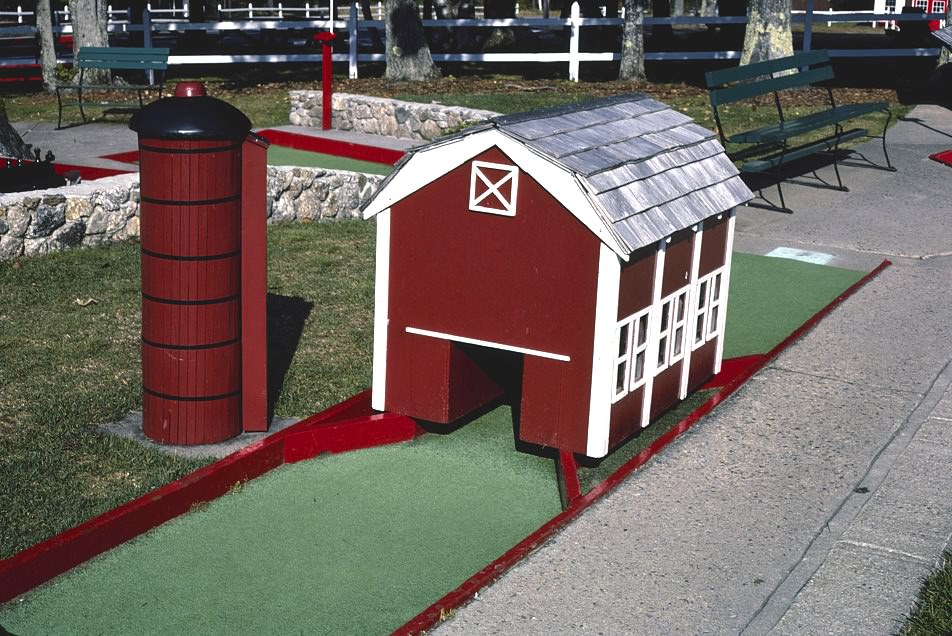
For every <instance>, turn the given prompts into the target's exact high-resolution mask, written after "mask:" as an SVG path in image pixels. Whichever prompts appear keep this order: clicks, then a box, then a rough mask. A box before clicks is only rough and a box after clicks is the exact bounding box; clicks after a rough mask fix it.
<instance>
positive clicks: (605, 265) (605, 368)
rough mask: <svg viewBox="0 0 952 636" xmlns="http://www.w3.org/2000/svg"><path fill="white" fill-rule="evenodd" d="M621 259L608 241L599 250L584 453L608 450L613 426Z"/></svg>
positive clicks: (595, 454) (598, 454)
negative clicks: (616, 330)
mask: <svg viewBox="0 0 952 636" xmlns="http://www.w3.org/2000/svg"><path fill="white" fill-rule="evenodd" d="M620 286H621V261H619V260H618V257H617V256H616V255H615V253H614V252H612V250H610V249H609V248H608V247H607V246H606V245H604V244H603V245H601V246H600V249H599V252H598V285H597V287H596V295H595V342H594V346H593V347H592V349H593V354H592V389H591V394H590V397H589V402H588V438H587V440H586V445H585V447H586V450H585V454H586V455H588V456H589V457H604V456H605V455H607V454H608V436H609V433H610V429H611V416H612V387H613V386H614V384H615V378H614V374H615V354H616V353H617V348H618V343H617V342H616V341H615V337H616V336H615V324H616V323H617V322H618V290H619V288H620Z"/></svg>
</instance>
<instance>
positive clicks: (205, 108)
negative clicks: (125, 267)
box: [130, 83, 251, 444]
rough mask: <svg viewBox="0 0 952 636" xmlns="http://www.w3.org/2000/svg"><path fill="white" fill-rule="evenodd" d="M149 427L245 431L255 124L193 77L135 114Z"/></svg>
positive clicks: (185, 432)
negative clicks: (246, 240)
mask: <svg viewBox="0 0 952 636" xmlns="http://www.w3.org/2000/svg"><path fill="white" fill-rule="evenodd" d="M130 128H132V129H133V130H134V131H136V132H137V133H138V134H139V156H140V160H139V161H140V174H141V182H140V197H141V208H140V233H141V245H142V387H143V404H142V411H143V430H144V432H145V434H146V435H147V436H148V437H149V438H151V439H153V440H156V441H159V442H163V443H171V444H206V443H213V442H219V441H222V440H225V439H228V438H230V437H233V436H235V435H237V434H238V433H240V432H241V382H242V373H241V366H242V360H241V349H242V346H241V275H242V272H241V267H242V265H241V254H242V242H241V240H242V237H241V230H242V226H241V218H242V201H241V199H242V145H243V143H244V141H245V138H246V137H247V136H248V132H249V130H250V128H251V123H250V122H249V120H248V118H247V117H245V116H244V115H243V114H242V113H241V112H240V111H238V110H237V109H235V108H234V107H232V106H230V105H229V104H226V103H225V102H223V101H220V100H218V99H215V98H212V97H208V96H206V95H205V91H204V87H203V86H202V85H201V84H197V83H183V84H179V85H178V86H177V87H176V91H175V96H174V97H171V98H165V99H162V100H159V101H158V102H155V103H153V104H150V105H149V106H148V107H146V108H145V109H143V110H142V111H140V112H139V113H137V114H136V115H135V116H134V117H133V119H132V121H131V122H130Z"/></svg>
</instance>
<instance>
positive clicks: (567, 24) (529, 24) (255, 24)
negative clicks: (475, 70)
mask: <svg viewBox="0 0 952 636" xmlns="http://www.w3.org/2000/svg"><path fill="white" fill-rule="evenodd" d="M264 10H265V9H264V8H262V7H254V6H251V7H250V8H248V7H245V8H230V9H228V11H232V12H244V13H241V14H242V15H243V17H248V16H249V15H250V16H252V18H253V19H248V20H219V21H216V22H202V23H195V22H189V21H188V20H187V19H186V17H185V16H183V15H182V14H183V12H184V13H185V14H186V15H187V11H188V6H187V5H184V7H183V8H180V9H171V10H170V9H165V10H160V9H157V10H156V11H154V12H153V11H146V12H145V14H144V18H145V19H144V23H143V24H132V23H130V21H129V19H128V18H129V16H128V14H127V12H126V11H119V12H116V11H112V12H111V13H110V15H111V17H112V19H111V20H110V23H109V25H108V28H109V30H110V31H111V32H138V31H142V32H144V39H145V41H146V43H147V44H148V43H150V42H151V41H152V39H153V37H154V36H155V35H157V34H176V33H183V32H186V31H205V32H209V33H225V32H229V31H235V32H237V31H243V32H253V31H268V30H271V31H292V30H294V31H298V32H300V31H311V32H317V31H332V32H338V33H347V34H348V35H351V36H354V37H347V38H346V40H347V43H348V48H347V51H346V52H336V53H334V54H333V58H332V59H333V61H334V62H335V63H341V64H344V63H346V64H347V67H348V75H349V76H350V77H351V78H357V77H358V71H359V65H360V64H361V63H367V62H374V63H379V62H384V61H385V59H386V56H385V54H384V53H367V52H359V51H358V41H359V39H360V36H361V35H366V34H367V33H368V32H369V31H370V30H372V29H376V32H377V33H378V34H379V37H381V38H382V37H383V33H384V31H385V24H384V22H383V21H382V20H362V19H359V8H358V4H357V3H356V2H354V3H352V4H350V5H339V6H335V5H334V3H333V0H329V4H327V5H322V6H320V7H319V6H318V5H316V4H315V5H310V4H308V3H305V4H304V5H303V6H301V5H298V6H296V7H290V6H288V7H285V6H283V3H279V4H278V6H277V7H269V8H267V11H270V12H273V13H274V12H276V14H275V19H263V14H262V12H263V11H264ZM18 11H19V10H18ZM169 11H173V12H175V13H173V14H169ZM302 12H303V13H302ZM312 12H313V13H320V12H325V13H324V16H322V17H321V18H319V19H313V18H311V19H309V17H311V15H312ZM341 13H344V18H343V19H341ZM18 15H19V14H18ZM22 15H23V16H26V15H28V13H27V12H22ZM232 15H235V14H232ZM329 15H334V16H335V19H334V20H331V19H329V18H328V16H329ZM65 17H68V15H67V16H65ZM817 17H820V19H822V20H823V21H826V22H858V23H863V22H867V23H868V22H875V21H878V20H885V19H887V18H893V19H894V18H895V17H896V16H895V14H892V15H885V14H870V13H869V12H852V13H843V12H833V13H827V12H824V13H822V14H820V13H819V12H806V13H798V14H796V15H794V16H793V19H794V21H795V22H803V23H804V37H803V48H804V49H805V50H808V49H809V48H811V31H812V24H813V21H814V20H815V19H816V18H817ZM943 17H944V16H940V15H936V14H913V15H904V16H903V19H909V20H929V19H941V18H943ZM294 18H296V19H294ZM64 22H65V23H64ZM20 23H21V24H23V22H22V21H20ZM744 23H746V17H744V16H732V17H706V16H679V17H667V18H660V17H659V18H653V17H648V18H645V25H646V26H653V25H703V24H744ZM623 24H624V23H623V19H622V18H582V17H581V16H580V12H579V7H578V4H577V3H573V5H572V12H571V15H570V17H569V18H567V19H561V18H506V19H491V20H486V19H463V20H429V19H427V20H423V26H424V28H425V29H431V28H439V29H453V28H469V29H471V28H529V29H536V30H549V31H567V32H568V46H567V48H566V50H564V51H560V52H525V53H482V52H472V53H433V60H434V61H435V62H437V63H442V62H478V63H484V64H493V63H533V64H536V63H543V64H565V65H567V70H568V78H569V79H570V80H572V81H578V79H579V67H580V65H581V64H582V63H583V62H586V63H588V62H611V61H617V60H619V59H620V58H621V54H620V52H618V51H602V52H593V51H582V50H580V40H581V34H582V30H583V29H585V28H590V27H613V28H616V29H619V30H620V29H622V28H623ZM54 30H55V31H56V32H58V33H71V32H72V26H71V25H70V24H69V23H68V21H65V20H64V21H63V22H61V23H60V24H59V25H58V26H57V27H55V29H54ZM16 32H20V33H22V34H29V33H33V32H35V28H34V27H33V26H32V25H27V24H23V26H19V27H6V28H0V36H3V35H4V34H5V33H7V34H15V33H16ZM938 52H939V49H938V48H902V49H872V50H871V49H831V50H830V55H831V57H908V56H916V57H928V56H936V55H938ZM739 58H740V51H651V52H646V53H645V59H646V60H649V61H652V60H668V61H670V60H728V59H739ZM288 62H302V63H312V64H319V63H320V62H321V54H320V52H319V51H314V52H309V53H274V54H247V55H242V54H217V53H202V54H194V55H179V54H175V53H174V51H173V55H171V56H170V57H169V64H171V65H182V64H236V63H237V64H241V63H257V64H260V63H288ZM0 64H2V62H0Z"/></svg>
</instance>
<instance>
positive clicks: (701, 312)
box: [692, 268, 724, 349]
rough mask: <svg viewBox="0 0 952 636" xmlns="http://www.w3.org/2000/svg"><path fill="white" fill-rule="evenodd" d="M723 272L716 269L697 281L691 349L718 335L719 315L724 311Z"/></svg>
mask: <svg viewBox="0 0 952 636" xmlns="http://www.w3.org/2000/svg"><path fill="white" fill-rule="evenodd" d="M723 286H724V270H723V268H722V269H718V270H715V271H713V272H711V273H710V274H708V275H707V276H705V277H704V278H701V279H700V280H699V281H698V288H697V303H696V305H695V307H694V312H693V314H694V328H693V333H694V335H693V338H692V341H693V343H694V344H693V348H695V349H697V348H698V347H700V346H701V345H703V344H704V343H705V342H709V341H711V340H713V339H714V338H716V337H717V336H718V335H719V333H720V329H719V328H720V314H721V312H723V311H724V309H723V305H724V290H723Z"/></svg>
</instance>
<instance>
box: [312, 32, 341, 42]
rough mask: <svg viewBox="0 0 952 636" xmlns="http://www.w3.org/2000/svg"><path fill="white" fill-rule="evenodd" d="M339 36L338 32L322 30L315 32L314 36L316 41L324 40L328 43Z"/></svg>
mask: <svg viewBox="0 0 952 636" xmlns="http://www.w3.org/2000/svg"><path fill="white" fill-rule="evenodd" d="M336 37H337V34H336V33H331V32H330V31H321V32H320V33H315V34H314V37H313V38H312V39H313V40H314V41H315V42H323V43H324V44H327V43H328V42H332V41H333V40H334V39H335V38H336Z"/></svg>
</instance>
